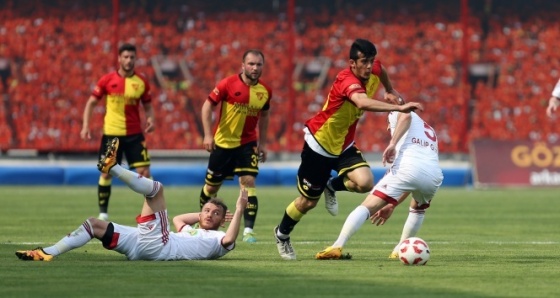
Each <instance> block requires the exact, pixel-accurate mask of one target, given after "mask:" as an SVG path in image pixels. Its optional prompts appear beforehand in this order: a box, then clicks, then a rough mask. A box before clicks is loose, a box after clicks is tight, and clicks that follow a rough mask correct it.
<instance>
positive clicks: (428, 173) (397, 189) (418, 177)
mask: <svg viewBox="0 0 560 298" xmlns="http://www.w3.org/2000/svg"><path fill="white" fill-rule="evenodd" d="M398 115H399V113H398V112H391V113H390V114H389V128H390V130H391V135H392V134H393V132H394V130H395V127H396V125H397V117H398ZM410 115H411V122H410V127H409V129H408V131H407V132H406V133H405V134H404V135H403V136H402V137H401V139H400V140H399V142H398V143H397V146H396V151H397V153H396V156H395V159H394V161H393V164H392V165H391V167H390V169H389V170H388V171H387V173H386V174H385V176H383V178H381V180H379V182H377V184H376V185H375V187H374V188H373V190H372V193H373V194H374V195H376V196H377V197H379V198H381V199H383V200H385V201H387V202H388V203H392V204H396V203H397V200H398V199H399V198H400V197H401V196H402V195H403V194H404V193H407V192H410V193H411V194H412V197H413V198H414V200H415V201H416V202H418V205H419V206H421V207H422V208H428V207H429V206H430V202H431V201H432V198H433V197H434V196H435V194H436V191H437V190H438V189H439V187H440V186H441V184H442V182H443V173H442V171H441V168H440V166H439V157H438V140H437V136H436V133H435V131H434V129H433V128H432V127H431V126H429V125H428V124H427V123H425V122H424V120H422V118H420V117H419V116H418V115H417V114H416V113H414V112H411V113H410Z"/></svg>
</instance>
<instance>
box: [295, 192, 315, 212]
mask: <svg viewBox="0 0 560 298" xmlns="http://www.w3.org/2000/svg"><path fill="white" fill-rule="evenodd" d="M318 201H319V200H318V199H317V200H312V199H308V198H306V197H303V196H301V197H299V200H296V206H297V208H298V210H300V211H302V212H303V213H306V212H307V211H309V210H311V209H313V208H315V206H317V202H318Z"/></svg>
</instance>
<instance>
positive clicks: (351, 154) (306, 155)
mask: <svg viewBox="0 0 560 298" xmlns="http://www.w3.org/2000/svg"><path fill="white" fill-rule="evenodd" d="M361 167H369V165H368V163H367V161H366V160H365V159H364V157H363V155H362V152H361V151H360V150H359V149H358V148H357V147H356V146H352V147H350V148H348V149H346V150H345V151H344V152H342V154H341V155H340V156H338V157H335V158H329V157H325V156H323V155H321V154H319V153H317V152H315V151H313V150H311V148H310V147H309V145H307V143H304V145H303V150H302V152H301V164H300V165H299V169H298V174H297V187H298V191H299V193H300V194H301V195H302V196H304V197H305V198H307V199H310V200H318V199H320V198H321V194H322V193H323V191H324V190H325V187H326V185H327V181H328V180H329V178H330V177H331V171H332V170H334V171H336V172H337V173H338V175H339V176H342V175H344V174H346V173H347V172H350V171H352V170H354V169H357V168H361Z"/></svg>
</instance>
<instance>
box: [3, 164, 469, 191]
mask: <svg viewBox="0 0 560 298" xmlns="http://www.w3.org/2000/svg"><path fill="white" fill-rule="evenodd" d="M151 171H152V175H153V177H154V178H156V179H157V180H158V181H161V182H162V183H163V184H164V185H168V186H169V185H175V186H199V185H202V184H203V183H204V177H205V175H206V167H205V166H181V167H179V166H173V167H171V166H164V167H162V166H158V167H152V168H151ZM385 171H386V169H385V168H372V173H373V175H374V177H375V182H377V181H379V179H380V178H381V177H383V175H384V174H385ZM296 174H297V168H295V167H261V169H260V172H259V176H258V178H257V184H258V185H262V186H295V184H296ZM334 174H335V173H333V175H334ZM443 175H444V177H445V178H444V180H443V185H442V186H451V187H461V186H471V185H472V175H471V169H470V168H443ZM98 180H99V172H98V171H97V169H95V168H94V167H93V168H92V167H78V166H76V167H74V166H72V167H70V166H69V167H64V166H48V167H5V166H2V167H0V185H97V182H98ZM113 182H114V185H122V183H121V182H120V181H118V179H113ZM225 185H237V180H235V181H226V183H225Z"/></svg>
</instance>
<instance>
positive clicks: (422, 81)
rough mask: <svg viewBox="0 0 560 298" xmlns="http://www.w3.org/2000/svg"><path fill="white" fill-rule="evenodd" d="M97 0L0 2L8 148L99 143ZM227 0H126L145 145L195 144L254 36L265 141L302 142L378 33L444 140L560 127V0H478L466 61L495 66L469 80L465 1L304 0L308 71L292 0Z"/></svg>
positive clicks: (109, 55)
mask: <svg viewBox="0 0 560 298" xmlns="http://www.w3.org/2000/svg"><path fill="white" fill-rule="evenodd" d="M98 2H99V1H91V0H87V1H86V0H84V1H63V0H57V1H48V2H46V1H19V2H18V1H14V0H0V4H1V5H0V19H2V22H1V23H0V72H2V65H3V63H2V59H4V64H6V63H7V65H9V72H6V73H8V75H6V76H5V77H6V79H5V80H4V77H3V78H2V79H3V80H2V84H0V95H1V97H0V98H2V102H1V104H0V150H8V149H37V150H40V151H56V152H72V151H80V152H81V151H84V152H95V151H96V150H97V147H98V142H99V139H98V138H99V137H100V134H101V131H100V127H101V124H102V122H103V121H102V118H101V117H102V115H103V111H104V105H98V106H97V109H96V111H95V113H94V114H95V115H94V116H95V118H94V120H93V121H92V125H94V127H93V131H95V130H97V131H98V132H99V133H98V134H97V135H96V136H95V137H94V139H92V140H91V141H82V140H81V139H80V136H79V132H80V129H81V122H82V113H83V108H84V105H85V102H86V100H87V98H88V97H89V95H90V93H91V90H92V88H93V86H94V84H95V83H96V82H97V80H98V79H99V78H100V77H101V75H103V74H104V73H106V72H109V71H111V70H112V69H115V60H116V59H115V51H114V47H115V45H114V44H113V33H114V32H113V24H112V6H111V1H104V2H106V3H105V4H104V5H100V4H99V3H98ZM156 2H157V3H156ZM200 2H203V3H200ZM230 2H231V3H228V5H223V2H221V1H215V0H209V1H187V2H185V1H173V0H167V1H153V2H152V1H126V0H120V7H119V9H120V15H119V27H118V28H119V29H118V30H119V31H118V36H119V40H120V41H121V42H131V43H133V44H135V45H136V46H137V48H138V57H139V58H140V59H139V60H138V61H137V65H136V67H137V70H138V71H139V72H142V73H144V74H146V75H147V77H148V78H149V79H150V82H151V84H152V86H153V92H152V94H153V102H154V108H155V111H156V116H157V122H156V124H157V130H156V132H155V133H153V134H149V135H147V140H148V142H149V147H150V148H154V149H200V146H201V143H202V141H201V137H202V129H201V125H200V108H201V106H202V103H203V102H204V100H205V99H206V97H207V95H208V93H209V92H210V91H211V90H212V89H213V87H214V85H215V84H216V82H217V81H218V80H219V79H220V78H223V77H224V76H226V75H229V74H232V73H236V72H238V71H239V69H240V65H241V64H240V63H241V55H242V53H243V52H244V51H245V50H246V49H248V48H259V49H261V50H263V52H264V53H265V59H266V60H265V69H264V75H263V80H264V81H265V82H267V83H268V84H269V85H271V87H272V89H273V93H274V98H273V103H272V109H271V121H270V128H269V130H270V136H269V138H270V145H269V149H270V150H271V151H291V152H296V151H299V150H300V148H301V146H302V142H303V141H302V140H303V139H302V133H301V128H302V125H303V122H304V121H305V120H306V119H307V118H309V117H310V116H311V115H313V113H315V112H316V111H317V110H318V109H321V107H322V104H323V102H324V96H325V95H326V94H327V92H328V90H327V89H328V87H329V82H331V81H332V79H333V78H334V76H335V75H336V73H337V72H338V71H340V70H341V69H342V68H344V67H346V65H347V61H348V57H347V56H348V48H349V44H350V43H351V42H352V40H354V39H355V38H358V37H362V38H367V39H370V40H371V41H373V42H374V43H375V44H376V46H377V48H378V52H379V54H378V58H379V59H380V60H381V61H382V63H383V64H384V65H385V66H386V67H387V69H388V70H389V74H390V76H391V79H392V81H393V83H394V86H395V88H396V89H397V90H399V91H400V92H401V93H402V94H403V96H404V97H405V98H406V99H407V100H414V101H420V102H422V103H424V104H425V107H426V111H425V112H424V113H423V114H422V117H423V118H424V119H426V121H428V122H429V123H433V124H434V126H435V129H436V131H437V133H438V136H439V138H440V146H441V147H440V151H442V152H464V151H465V150H467V148H468V147H467V145H468V142H469V141H470V140H472V139H473V138H483V137H490V138H495V139H531V140H535V141H538V140H543V141H545V140H546V141H551V142H556V141H557V139H558V129H557V127H558V122H557V121H556V122H554V119H552V120H551V119H548V118H546V115H545V113H544V110H545V107H546V103H547V100H548V98H549V96H550V91H551V90H552V87H553V85H554V83H555V82H556V81H557V80H558V78H559V77H560V51H558V50H557V49H556V46H555V43H557V42H558V40H560V25H559V23H558V21H557V12H558V11H559V8H560V7H559V6H560V4H559V3H556V2H554V1H543V0H535V1H530V2H526V1H491V2H488V3H491V4H492V6H491V9H490V11H488V10H487V9H486V10H485V7H484V5H483V4H484V1H476V2H477V3H473V4H471V5H470V6H469V8H470V13H469V23H468V32H467V34H468V40H469V48H468V51H469V52H468V53H469V55H468V57H469V62H470V63H471V64H472V65H482V66H484V65H486V66H488V65H490V66H491V67H490V69H491V75H489V74H488V73H486V74H485V76H483V78H482V79H481V78H477V77H476V76H469V81H468V82H462V76H461V74H462V69H461V59H462V49H463V44H462V36H463V34H464V32H463V30H462V27H461V24H460V21H459V19H460V7H459V1H437V0H432V1H412V0H408V1H404V0H402V1H387V2H391V3H385V4H381V3H378V2H375V1H371V3H367V4H360V5H359V6H358V5H357V3H359V2H358V1H324V2H323V4H322V6H320V7H316V5H314V2H313V1H296V4H297V9H296V24H295V29H296V34H295V36H296V38H295V44H296V46H295V49H296V53H295V57H294V61H295V62H296V64H298V63H301V64H302V66H303V68H302V69H303V71H302V72H294V70H293V66H292V64H291V58H290V57H288V56H287V55H286V53H287V49H288V40H289V39H288V24H287V18H286V12H285V1H251V0H245V1H230ZM471 2H475V1H471ZM274 3H276V4H279V5H278V6H275V4H274ZM325 3H326V4H325ZM481 3H482V4H481ZM486 8H488V7H486ZM319 57H322V58H325V59H324V60H322V61H323V62H321V63H324V61H329V66H328V67H327V71H326V77H325V78H322V79H320V78H318V77H317V76H316V73H313V71H312V70H314V69H312V68H311V67H310V65H309V63H318V62H317V61H315V59H317V58H319ZM6 61H7V62H6ZM323 65H324V64H323ZM307 67H309V69H307ZM306 70H308V71H306ZM3 76H4V75H3ZM289 76H293V80H294V82H293V87H294V88H295V98H293V99H292V98H289V97H290V92H289V87H290V86H289V80H288V78H289ZM380 89H382V88H380ZM382 91H383V90H381V92H382ZM377 98H379V99H381V98H382V94H381V93H379V94H377ZM292 104H293V106H292ZM292 115H293V118H292V117H291V116H292ZM360 125H361V128H360V129H359V134H358V139H357V142H358V145H359V147H360V148H361V149H362V150H364V151H372V152H378V151H380V150H382V148H383V146H384V144H385V143H386V141H387V140H388V135H387V132H386V130H385V128H386V117H385V114H383V113H375V114H374V113H366V115H365V116H364V118H363V119H362V120H361V121H360Z"/></svg>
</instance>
